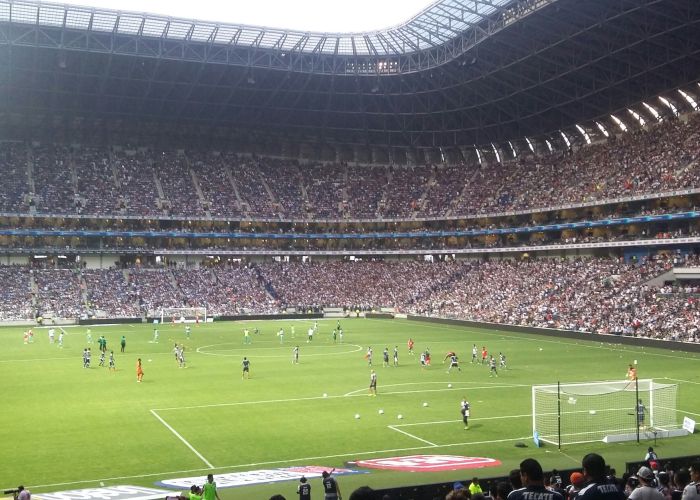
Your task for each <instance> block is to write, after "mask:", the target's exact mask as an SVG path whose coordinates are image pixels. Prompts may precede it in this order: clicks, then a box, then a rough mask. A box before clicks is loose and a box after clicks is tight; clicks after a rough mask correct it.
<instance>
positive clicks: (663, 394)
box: [532, 379, 684, 447]
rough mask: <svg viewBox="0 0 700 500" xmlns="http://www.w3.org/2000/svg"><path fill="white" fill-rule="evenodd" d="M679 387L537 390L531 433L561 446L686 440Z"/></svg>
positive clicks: (641, 384)
mask: <svg viewBox="0 0 700 500" xmlns="http://www.w3.org/2000/svg"><path fill="white" fill-rule="evenodd" d="M677 396H678V385H677V384H660V383H656V382H654V381H653V380H651V379H645V380H632V381H629V380H624V381H611V382H586V383H578V384H562V383H558V384H551V385H536V386H533V387H532V432H533V436H536V437H537V438H538V439H539V441H543V442H545V443H550V444H554V445H557V446H559V447H561V446H562V445H565V444H566V445H569V444H577V443H589V442H593V441H603V442H606V443H610V442H616V441H632V440H639V439H640V437H641V438H643V439H646V438H648V437H649V436H651V438H652V439H653V438H656V437H659V438H662V437H671V436H675V435H684V434H683V430H682V428H681V424H680V422H679V421H678V416H677V414H676V404H677Z"/></svg>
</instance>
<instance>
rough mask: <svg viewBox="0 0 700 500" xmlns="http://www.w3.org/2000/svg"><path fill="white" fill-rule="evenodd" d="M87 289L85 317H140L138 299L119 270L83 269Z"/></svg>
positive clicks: (122, 272)
mask: <svg viewBox="0 0 700 500" xmlns="http://www.w3.org/2000/svg"><path fill="white" fill-rule="evenodd" d="M81 274H82V276H83V279H85V284H86V288H87V299H88V300H87V308H86V310H85V314H86V315H93V316H97V317H100V316H102V317H110V318H134V317H140V316H141V315H142V311H141V310H140V308H139V306H138V298H137V296H136V294H135V292H134V291H133V290H132V289H131V288H130V287H129V285H128V283H127V281H126V278H125V276H124V271H123V270H119V269H84V270H83V271H82V272H81Z"/></svg>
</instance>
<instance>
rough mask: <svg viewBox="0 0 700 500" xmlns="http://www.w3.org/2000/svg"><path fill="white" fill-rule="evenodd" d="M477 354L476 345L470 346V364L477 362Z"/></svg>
mask: <svg viewBox="0 0 700 500" xmlns="http://www.w3.org/2000/svg"><path fill="white" fill-rule="evenodd" d="M478 352H479V350H478V349H477V348H476V344H474V345H473V346H472V363H477V362H478V358H477V354H478Z"/></svg>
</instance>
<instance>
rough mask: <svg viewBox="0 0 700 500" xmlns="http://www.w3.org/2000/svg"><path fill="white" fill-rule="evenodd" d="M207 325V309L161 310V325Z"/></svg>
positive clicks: (182, 308)
mask: <svg viewBox="0 0 700 500" xmlns="http://www.w3.org/2000/svg"><path fill="white" fill-rule="evenodd" d="M173 320H174V321H175V323H197V322H199V323H206V322H207V308H206V307H163V308H162V309H161V310H160V323H161V324H162V325H163V324H168V323H172V322H173Z"/></svg>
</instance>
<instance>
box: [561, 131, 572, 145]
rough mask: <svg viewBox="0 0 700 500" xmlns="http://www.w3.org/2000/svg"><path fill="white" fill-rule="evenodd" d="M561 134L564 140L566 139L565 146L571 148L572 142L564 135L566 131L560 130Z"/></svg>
mask: <svg viewBox="0 0 700 500" xmlns="http://www.w3.org/2000/svg"><path fill="white" fill-rule="evenodd" d="M559 133H560V134H561V137H562V139H564V144H566V147H567V148H570V147H571V141H570V140H569V138H568V137H567V136H566V134H565V133H564V131H563V130H560V131H559Z"/></svg>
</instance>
